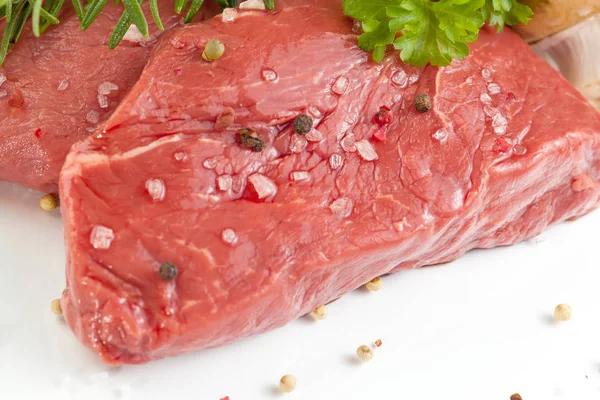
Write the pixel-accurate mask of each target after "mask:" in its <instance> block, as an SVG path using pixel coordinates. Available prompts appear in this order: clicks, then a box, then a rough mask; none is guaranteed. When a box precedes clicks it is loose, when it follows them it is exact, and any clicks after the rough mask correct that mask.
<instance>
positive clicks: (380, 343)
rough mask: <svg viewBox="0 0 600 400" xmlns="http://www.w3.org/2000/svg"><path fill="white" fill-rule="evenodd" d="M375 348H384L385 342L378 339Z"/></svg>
mask: <svg viewBox="0 0 600 400" xmlns="http://www.w3.org/2000/svg"><path fill="white" fill-rule="evenodd" d="M375 346H376V347H381V346H383V341H382V340H381V339H377V340H376V341H375Z"/></svg>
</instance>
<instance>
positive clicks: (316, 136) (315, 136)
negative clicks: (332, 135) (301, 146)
mask: <svg viewBox="0 0 600 400" xmlns="http://www.w3.org/2000/svg"><path fill="white" fill-rule="evenodd" d="M304 137H305V138H306V140H308V141H309V142H317V143H318V142H321V141H323V134H322V133H321V132H319V131H318V130H316V129H313V130H311V131H310V132H308V133H307V134H306V136H304Z"/></svg>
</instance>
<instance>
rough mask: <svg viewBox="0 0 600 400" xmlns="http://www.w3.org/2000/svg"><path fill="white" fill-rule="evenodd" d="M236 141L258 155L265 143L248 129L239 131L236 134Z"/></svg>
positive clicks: (254, 132) (253, 131)
mask: <svg viewBox="0 0 600 400" xmlns="http://www.w3.org/2000/svg"><path fill="white" fill-rule="evenodd" d="M237 141H238V143H239V144H241V145H242V146H244V147H248V148H250V149H252V150H253V151H255V152H257V153H260V152H261V151H263V150H264V148H265V141H264V140H262V139H261V138H260V137H259V135H258V133H256V131H255V130H253V129H250V128H244V129H240V130H239V131H238V133H237Z"/></svg>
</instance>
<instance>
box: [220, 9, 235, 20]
mask: <svg viewBox="0 0 600 400" xmlns="http://www.w3.org/2000/svg"><path fill="white" fill-rule="evenodd" d="M237 16H238V12H237V10H236V9H235V8H226V9H224V10H223V15H222V20H223V22H233V21H235V19H236V18H237Z"/></svg>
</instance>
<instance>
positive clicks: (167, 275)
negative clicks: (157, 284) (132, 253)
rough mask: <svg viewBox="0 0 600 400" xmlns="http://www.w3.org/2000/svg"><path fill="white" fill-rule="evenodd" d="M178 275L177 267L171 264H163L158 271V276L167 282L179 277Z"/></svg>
mask: <svg viewBox="0 0 600 400" xmlns="http://www.w3.org/2000/svg"><path fill="white" fill-rule="evenodd" d="M177 273H178V271H177V267H176V266H175V265H174V264H173V263H170V262H165V263H163V265H161V266H160V269H159V270H158V275H160V277H161V278H162V279H164V280H165V281H172V280H173V279H175V278H176V277H177Z"/></svg>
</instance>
